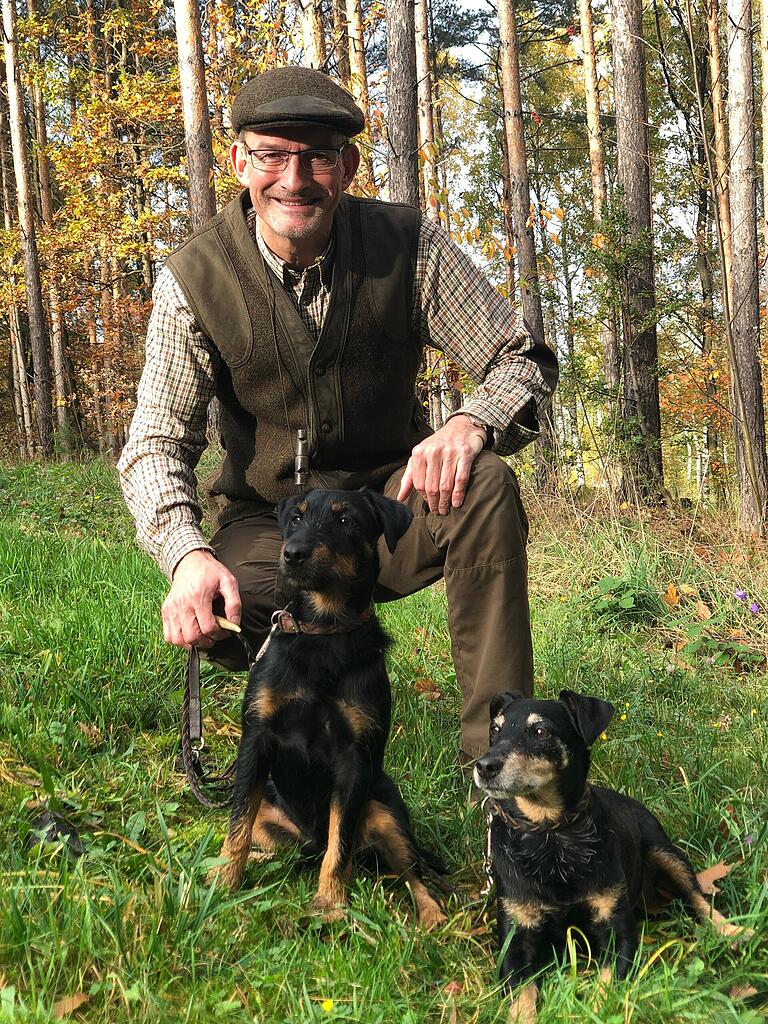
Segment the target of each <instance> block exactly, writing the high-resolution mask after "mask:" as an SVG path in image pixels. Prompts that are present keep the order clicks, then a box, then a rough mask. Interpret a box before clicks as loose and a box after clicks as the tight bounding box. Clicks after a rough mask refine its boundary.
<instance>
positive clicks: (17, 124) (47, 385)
mask: <svg viewBox="0 0 768 1024" xmlns="http://www.w3.org/2000/svg"><path fill="white" fill-rule="evenodd" d="M2 3H3V31H4V35H5V69H6V79H7V86H8V112H9V120H10V126H11V149H12V151H13V167H14V172H15V176H16V198H17V203H18V209H19V227H20V228H21V244H22V250H23V255H24V281H25V284H26V288H27V313H28V317H29V333H30V344H31V347H32V359H33V362H34V366H33V372H34V385H35V421H36V424H37V433H38V438H39V443H40V449H41V451H42V454H43V456H44V457H45V458H50V456H51V455H53V404H52V389H51V367H50V349H49V343H48V331H47V327H46V323H45V311H44V308H43V291H42V287H41V284H40V265H39V260H38V256H37V240H36V236H35V220H34V216H35V214H34V205H33V201H32V190H31V188H30V180H29V160H28V154H27V137H26V119H25V113H24V100H23V96H22V93H21V82H20V76H19V70H18V56H17V41H16V9H15V7H14V0H2Z"/></svg>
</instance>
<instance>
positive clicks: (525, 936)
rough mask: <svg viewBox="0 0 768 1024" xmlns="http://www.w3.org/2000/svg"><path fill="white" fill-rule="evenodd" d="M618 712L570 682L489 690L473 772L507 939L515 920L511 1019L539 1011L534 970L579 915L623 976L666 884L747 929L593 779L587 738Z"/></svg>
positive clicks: (508, 969)
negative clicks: (527, 690)
mask: <svg viewBox="0 0 768 1024" xmlns="http://www.w3.org/2000/svg"><path fill="white" fill-rule="evenodd" d="M613 712H614V709H613V706H612V705H611V704H608V703H607V702H606V701H604V700H599V699H598V698H596V697H585V696H581V695H579V694H577V693H574V692H573V691H571V690H563V691H562V692H561V694H560V699H559V700H530V699H526V698H524V697H522V695H521V694H519V693H499V694H497V695H496V697H494V699H493V700H492V701H491V705H490V714H491V725H490V750H489V751H488V753H487V754H484V755H483V756H482V757H481V758H479V759H478V761H477V763H476V765H475V772H474V778H475V783H476V785H477V786H478V787H479V788H480V789H481V790H483V791H484V792H485V793H486V794H488V797H489V800H488V803H487V806H488V809H489V812H490V826H489V827H490V836H489V850H490V856H491V862H492V871H493V879H494V882H495V885H496V893H497V900H498V933H499V934H498V937H499V943H500V944H501V946H502V947H503V946H504V943H505V942H506V941H507V937H508V935H509V933H510V930H511V928H512V926H513V924H516V930H515V932H514V935H513V936H512V938H511V940H510V941H509V945H508V946H507V949H506V953H505V955H504V958H503V961H502V964H501V969H500V974H501V979H502V981H503V983H504V986H505V989H506V990H507V991H508V992H510V993H513V992H514V999H513V1002H512V1006H511V1008H510V1016H509V1019H510V1021H521V1022H522V1021H533V1020H535V1017H536V1000H537V997H538V987H537V985H536V984H535V983H534V982H533V981H531V978H532V976H533V975H535V974H537V973H538V971H540V970H541V969H542V968H543V967H545V966H546V965H547V964H548V963H550V962H551V961H552V960H553V958H554V957H555V956H557V955H559V954H560V953H561V952H562V950H563V948H564V945H565V938H566V931H567V929H568V928H569V927H571V926H575V927H576V928H578V929H580V930H581V931H582V932H583V933H584V934H585V935H586V936H587V938H588V941H589V943H590V946H591V950H592V953H593V954H594V955H595V956H596V957H598V958H600V959H602V960H604V961H605V960H607V958H608V957H609V956H611V955H613V956H614V957H615V975H616V977H617V978H623V977H625V976H626V974H627V972H628V971H629V969H630V967H631V966H632V962H633V960H634V957H635V953H636V951H637V947H638V930H637V923H636V920H635V911H636V909H642V908H643V906H644V904H646V903H647V905H650V906H652V905H657V904H658V902H659V900H658V894H659V893H666V894H668V895H670V896H674V897H678V898H680V899H682V900H684V901H685V903H686V904H687V906H688V908H689V909H690V911H692V913H693V914H695V915H696V916H697V917H698V918H699V919H701V920H707V921H709V922H711V924H712V925H713V926H714V927H715V929H716V930H717V931H718V932H720V933H721V934H723V935H728V936H737V935H743V934H745V932H744V930H743V929H739V928H737V927H735V926H734V925H731V924H729V923H728V922H727V921H726V920H725V919H724V918H723V917H722V916H721V915H720V914H718V913H717V911H715V910H713V909H712V908H711V907H710V906H709V903H708V902H707V900H706V898H705V896H704V894H703V892H702V891H701V888H700V887H699V883H698V881H697V879H696V875H695V874H694V872H693V869H692V867H691V865H690V863H689V861H688V859H687V857H686V856H685V854H684V853H682V852H681V851H680V850H679V849H678V848H677V847H676V846H675V845H674V844H673V843H672V841H671V840H670V839H669V837H668V836H667V834H666V832H665V831H664V829H663V828H662V827H661V825H660V824H659V822H658V821H657V820H656V818H655V817H654V816H653V814H651V812H650V811H648V810H647V809H646V808H645V807H643V805H642V804H640V803H638V802H637V801H636V800H632V799H630V798H629V797H626V796H623V795H622V794H620V793H617V792H615V791H614V790H611V789H604V788H603V787H602V786H592V785H589V784H588V783H587V771H588V769H589V763H590V747H591V746H592V744H593V743H594V741H595V740H596V739H597V737H598V736H599V735H600V734H601V733H602V732H603V730H604V729H605V727H606V726H607V725H608V723H609V722H610V720H611V718H612V717H613ZM521 984H522V985H523V986H524V987H523V988H522V989H521V990H520V991H515V990H516V988H517V986H519V985H521Z"/></svg>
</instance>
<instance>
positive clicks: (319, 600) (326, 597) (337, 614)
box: [307, 590, 347, 619]
mask: <svg viewBox="0 0 768 1024" xmlns="http://www.w3.org/2000/svg"><path fill="white" fill-rule="evenodd" d="M307 596H308V597H309V600H310V602H311V604H312V610H313V611H314V613H315V615H327V616H329V617H330V618H334V619H340V618H342V616H343V615H344V612H345V611H346V607H347V604H346V601H345V600H344V598H343V597H342V596H340V595H337V594H324V593H322V591H318V590H313V591H311V592H310V593H309V594H308V595H307Z"/></svg>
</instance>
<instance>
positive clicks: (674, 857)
mask: <svg viewBox="0 0 768 1024" xmlns="http://www.w3.org/2000/svg"><path fill="white" fill-rule="evenodd" d="M647 858H648V860H649V861H650V863H651V865H652V867H653V868H655V870H656V871H657V872H658V873H659V874H661V875H662V877H663V882H664V883H666V884H667V885H668V886H669V888H670V890H671V891H672V892H673V893H674V895H675V896H678V897H680V899H682V900H684V901H685V903H686V905H687V907H688V908H689V909H690V910H691V911H692V912H693V913H694V915H695V916H696V917H697V918H698V919H699V920H700V921H703V922H705V923H707V924H709V925H711V927H712V928H714V930H715V931H716V932H717V934H718V935H722V936H723V937H724V938H727V939H734V940H736V939H748V938H750V937H751V936H752V935H753V932H752V930H751V929H750V928H743V927H741V926H740V925H735V924H731V923H730V921H728V920H727V919H726V918H724V917H723V915H722V914H721V913H720V912H719V911H717V910H715V908H714V907H713V906H711V905H710V903H709V901H708V900H707V898H706V896H705V895H704V893H703V892H702V891H701V886H700V885H699V882H698V879H697V878H696V875H695V874H694V871H693V868H692V867H691V865H690V864H689V863H688V860H687V858H686V857H685V855H684V854H683V853H682V852H681V851H680V850H678V849H677V847H676V846H673V845H672V844H670V845H669V846H668V847H656V848H654V849H652V850H649V851H648V854H647Z"/></svg>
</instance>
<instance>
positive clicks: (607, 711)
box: [560, 690, 616, 747]
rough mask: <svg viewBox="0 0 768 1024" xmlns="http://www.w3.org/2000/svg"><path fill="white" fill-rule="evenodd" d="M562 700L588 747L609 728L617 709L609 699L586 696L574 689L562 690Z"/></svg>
mask: <svg viewBox="0 0 768 1024" xmlns="http://www.w3.org/2000/svg"><path fill="white" fill-rule="evenodd" d="M560 700H561V701H562V702H563V704H565V706H566V708H567V709H568V715H569V716H570V719H571V721H572V722H573V724H574V726H575V728H576V732H578V734H579V735H580V736H581V738H582V739H583V740H584V742H585V743H586V745H587V746H588V747H591V746H592V744H593V743H594V742H595V740H596V739H597V737H598V736H599V735H600V733H601V732H603V731H604V730H605V729H606V728H607V726H608V723H609V722H610V720H611V719H612V718H613V714H614V711H615V710H616V709H615V708H614V706H613V704H609V703H608V701H607V700H600V698H599V697H585V696H583V695H582V694H580V693H574V692H573V690H561V691H560Z"/></svg>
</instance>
